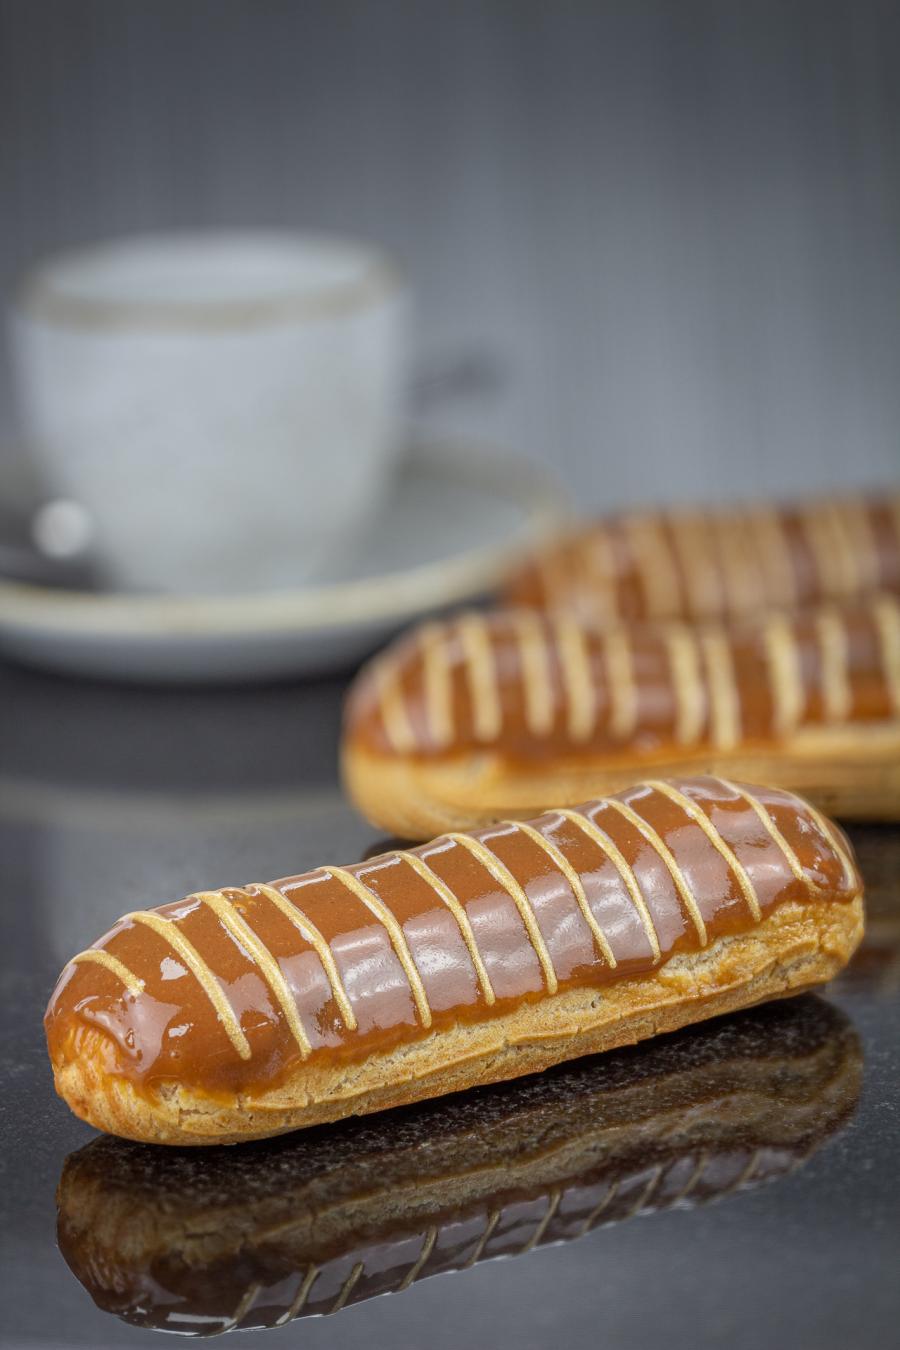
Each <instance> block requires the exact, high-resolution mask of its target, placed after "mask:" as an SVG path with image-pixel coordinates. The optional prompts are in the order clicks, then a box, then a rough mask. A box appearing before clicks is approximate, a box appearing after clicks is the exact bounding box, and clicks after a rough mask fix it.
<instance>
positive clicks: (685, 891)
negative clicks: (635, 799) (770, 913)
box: [604, 797, 707, 947]
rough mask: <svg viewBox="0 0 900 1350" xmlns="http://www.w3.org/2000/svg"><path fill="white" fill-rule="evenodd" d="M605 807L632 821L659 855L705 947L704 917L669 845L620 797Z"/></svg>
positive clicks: (610, 799) (608, 800)
mask: <svg viewBox="0 0 900 1350" xmlns="http://www.w3.org/2000/svg"><path fill="white" fill-rule="evenodd" d="M604 805H606V806H610V807H612V809H613V810H614V811H618V812H619V814H620V815H621V816H624V818H625V819H626V820H627V821H630V822H631V824H632V825H633V826H634V828H635V829H636V830H637V831H638V832H639V834H641V835H642V837H643V838H644V839H646V841H647V843H648V844H649V845H650V847H651V848H652V849H653V850H654V852H655V853H658V854H659V856H660V858H661V859H662V861H663V864H664V866H665V868H666V871H667V872H668V873H669V875H670V876H671V878H672V881H673V882H674V883H675V889H676V891H677V892H678V894H679V895H680V896H681V901H682V904H683V905H684V907H685V909H686V910H687V912H688V914H690V916H691V920H692V922H693V924H694V927H695V928H696V930H697V937H698V938H699V939H700V945H701V947H705V946H706V942H707V937H706V924H705V923H704V921H703V915H702V914H701V913H700V910H699V909H698V908H697V901H696V900H695V899H694V897H693V895H692V894H691V888H690V886H689V885H688V884H687V881H686V880H685V877H684V873H683V872H682V870H681V868H680V867H679V866H678V863H677V862H676V861H675V857H674V855H673V854H672V852H671V850H670V849H669V847H668V845H667V844H666V843H665V841H664V840H663V839H661V838H660V836H659V835H658V834H657V832H656V830H654V828H653V826H652V825H650V824H649V823H648V822H647V821H646V820H644V818H643V816H639V815H638V813H637V811H635V809H634V807H632V806H629V805H628V803H627V802H622V801H619V799H618V797H607V798H606V799H605V802H604Z"/></svg>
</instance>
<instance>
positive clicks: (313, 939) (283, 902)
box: [253, 881, 356, 1031]
mask: <svg viewBox="0 0 900 1350" xmlns="http://www.w3.org/2000/svg"><path fill="white" fill-rule="evenodd" d="M253 889H254V890H256V891H259V893H260V895H264V896H265V897H266V899H267V900H271V902H272V904H273V905H275V906H276V908H277V909H278V910H279V911H280V912H281V913H282V914H283V915H284V917H285V918H286V919H287V920H288V921H289V922H290V923H292V924H293V925H294V927H295V928H296V929H297V931H298V932H299V933H300V934H301V935H302V936H303V938H304V939H305V940H306V941H307V942H308V943H309V945H310V946H311V947H312V948H313V949H314V950H315V953H316V955H317V956H318V958H319V960H320V961H321V962H322V965H323V967H324V970H325V974H326V975H327V976H328V981H329V983H330V985H331V992H332V994H333V996H334V1001H335V1003H336V1004H337V1005H338V1008H339V1009H340V1013H341V1017H342V1018H343V1019H344V1025H345V1026H346V1028H347V1030H348V1031H355V1030H356V1014H355V1013H354V1011H353V1007H352V1005H351V1003H350V1000H349V998H348V997H347V991H346V989H345V988H344V982H343V980H342V979H341V975H340V971H339V970H338V968H337V966H336V965H335V960H334V957H333V956H332V954H331V948H330V947H329V945H328V943H327V942H326V941H325V939H324V938H323V936H322V934H321V933H320V932H319V930H318V928H317V927H316V925H315V924H314V923H313V921H312V919H310V917H309V915H308V914H305V913H304V911H303V910H302V909H301V908H300V906H299V905H298V904H296V903H295V902H294V901H293V900H288V899H287V898H286V897H285V896H283V895H282V894H281V891H278V890H276V889H275V887H274V886H267V885H265V884H264V883H263V882H261V881H255V882H254V883H253Z"/></svg>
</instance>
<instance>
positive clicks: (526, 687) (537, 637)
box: [512, 609, 553, 736]
mask: <svg viewBox="0 0 900 1350" xmlns="http://www.w3.org/2000/svg"><path fill="white" fill-rule="evenodd" d="M512 618H513V624H514V626H515V632H516V641H517V643H518V648H519V660H520V662H521V667H522V689H523V692H524V694H525V721H526V723H527V725H528V729H529V731H531V732H532V733H533V734H534V735H535V736H546V735H547V734H548V733H549V732H550V731H551V730H552V727H553V679H552V675H551V670H550V653H549V651H548V648H547V639H546V633H545V630H544V625H543V623H542V622H541V620H540V619H539V618H538V616H537V614H536V613H535V612H534V611H533V610H529V609H523V610H517V611H515V612H514V613H513V616H512Z"/></svg>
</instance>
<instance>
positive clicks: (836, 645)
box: [815, 606, 852, 722]
mask: <svg viewBox="0 0 900 1350" xmlns="http://www.w3.org/2000/svg"><path fill="white" fill-rule="evenodd" d="M815 622H816V631H817V633H818V638H819V646H820V650H821V653H822V699H823V702H824V704H825V717H826V719H827V720H828V721H830V722H844V721H846V719H847V718H848V717H849V715H850V708H851V703H852V700H851V694H850V682H849V680H848V677H847V661H848V652H847V629H846V628H845V626H844V623H843V620H842V618H841V615H840V613H839V612H838V611H837V610H835V609H832V608H831V607H830V606H829V607H827V608H825V609H820V610H819V611H818V613H817V614H816V620H815Z"/></svg>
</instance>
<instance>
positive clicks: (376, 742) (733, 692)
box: [345, 595, 900, 765]
mask: <svg viewBox="0 0 900 1350" xmlns="http://www.w3.org/2000/svg"><path fill="white" fill-rule="evenodd" d="M472 631H477V632H478V633H479V641H478V643H477V644H473V643H472V641H471V633H472ZM467 635H468V638H467V640H464V638H465V637H466V636H467ZM486 706H488V707H495V709H496V715H495V716H494V717H493V720H492V721H489V720H488V719H486V718H485V713H484V710H485V707H486ZM898 718H900V598H898V597H896V596H889V595H878V596H873V597H870V598H869V599H867V600H865V601H857V602H855V603H850V604H845V605H831V604H829V605H824V606H819V607H818V608H814V609H810V610H806V611H803V612H793V613H791V614H782V613H770V614H767V615H766V616H759V617H757V618H752V619H745V620H742V621H735V622H734V623H732V624H730V625H728V626H727V627H726V626H723V625H697V626H691V625H686V624H681V623H678V622H674V623H673V622H669V621H660V622H657V623H652V624H651V623H636V624H621V625H616V626H614V627H611V628H610V627H599V626H597V625H593V624H589V623H583V622H581V621H579V620H577V619H575V618H573V617H571V616H560V615H542V614H537V613H533V612H528V611H523V610H500V611H495V612H492V613H486V614H480V613H478V614H476V613H472V614H462V615H459V616H457V617H455V618H452V619H449V620H447V621H445V622H443V623H440V624H435V623H429V624H427V625H425V626H423V627H422V628H419V629H415V630H413V631H412V632H411V633H409V634H407V635H405V636H404V637H402V638H401V639H399V640H398V641H397V642H396V643H395V644H394V645H393V646H392V647H389V648H388V649H387V650H386V651H385V652H383V653H382V654H380V655H379V656H377V657H376V658H375V659H374V660H373V661H372V662H371V663H370V665H369V666H368V667H366V668H365V669H364V670H363V672H362V674H361V675H360V677H359V678H358V680H357V682H356V684H355V686H354V688H353V690H352V691H351V695H350V698H349V700H348V704H347V712H346V718H345V733H346V737H347V741H348V743H349V744H351V745H354V746H355V745H360V746H362V747H364V748H365V749H367V750H369V751H372V752H374V753H376V754H387V755H409V756H414V757H421V758H423V759H431V760H434V759H441V758H447V759H451V758H453V757H454V756H458V755H459V754H461V753H464V752H471V751H473V750H477V749H479V748H482V747H483V748H485V749H489V750H491V751H492V752H495V753H498V754H500V755H502V757H503V759H504V760H506V761H508V762H510V763H511V764H513V765H515V764H517V763H532V764H540V763H541V762H542V761H544V762H546V761H548V760H554V759H558V758H560V757H562V756H565V757H567V758H568V757H571V758H574V759H577V758H578V757H579V756H583V757H589V758H596V757H597V756H600V755H602V756H604V758H607V759H610V760H611V761H612V760H613V759H614V757H615V756H616V755H617V754H621V755H623V756H625V757H628V758H630V759H634V757H635V756H641V755H646V756H647V757H648V758H652V757H653V756H654V754H656V753H659V752H665V753H670V752H672V751H683V752H686V753H691V752H697V753H701V754H702V753H704V752H706V751H708V750H724V751H727V750H732V749H734V748H735V747H736V746H739V745H740V746H751V745H753V744H760V745H771V744H772V742H773V741H774V742H777V741H778V740H779V739H781V738H784V737H789V736H790V735H792V734H793V733H795V732H797V731H802V730H804V729H806V728H822V727H833V726H840V725H849V724H858V723H878V722H889V721H891V720H895V719H898Z"/></svg>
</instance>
